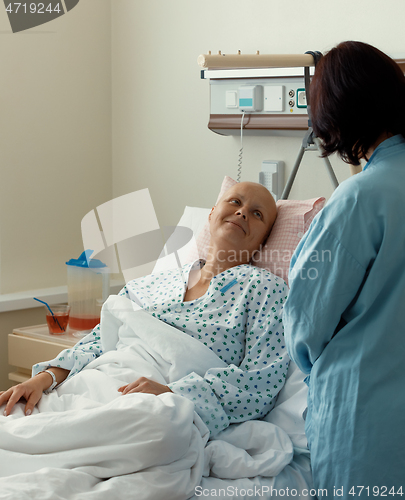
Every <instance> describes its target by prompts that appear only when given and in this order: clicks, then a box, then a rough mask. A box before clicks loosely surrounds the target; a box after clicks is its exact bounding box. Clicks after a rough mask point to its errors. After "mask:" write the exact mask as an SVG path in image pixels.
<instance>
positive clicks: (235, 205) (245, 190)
mask: <svg viewBox="0 0 405 500" xmlns="http://www.w3.org/2000/svg"><path fill="white" fill-rule="evenodd" d="M276 216H277V208H276V203H275V201H274V199H273V197H272V196H271V194H270V192H269V191H268V190H267V189H266V188H265V187H263V186H261V185H260V184H256V183H254V182H240V183H238V184H235V185H234V186H232V187H231V188H230V189H229V190H228V191H226V193H225V194H224V195H223V196H222V198H221V199H220V200H219V202H218V203H217V205H216V206H215V207H214V208H213V211H212V212H211V216H210V232H211V242H212V243H214V244H215V245H216V246H217V247H218V248H219V249H224V250H230V249H234V250H237V251H244V253H245V254H247V253H248V254H249V255H250V257H249V259H248V260H250V258H251V256H252V255H253V253H254V252H255V250H258V249H259V247H260V245H261V244H262V243H264V240H265V238H266V237H267V236H268V234H269V232H270V229H271V227H272V226H273V224H274V221H275V220H276ZM244 260H246V259H244Z"/></svg>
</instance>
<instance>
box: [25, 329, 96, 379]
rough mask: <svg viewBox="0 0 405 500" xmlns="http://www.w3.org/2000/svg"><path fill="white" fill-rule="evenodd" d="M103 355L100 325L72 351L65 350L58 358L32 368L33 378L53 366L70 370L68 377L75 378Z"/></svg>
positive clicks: (71, 349)
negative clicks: (91, 362) (74, 376)
mask: <svg viewBox="0 0 405 500" xmlns="http://www.w3.org/2000/svg"><path fill="white" fill-rule="evenodd" d="M102 353H103V351H102V348H101V340H100V325H97V326H96V327H95V328H93V330H92V331H91V332H90V333H89V334H88V335H86V336H85V337H83V338H82V339H81V340H80V341H79V342H78V343H77V344H76V345H74V346H73V347H72V348H70V349H64V350H63V351H62V352H60V353H59V354H58V355H57V356H56V358H54V359H51V360H50V361H45V362H43V363H37V364H36V365H34V366H33V367H32V376H34V375H36V374H37V373H40V372H42V371H44V370H46V369H47V368H50V367H52V366H55V367H58V368H64V369H65V370H69V371H70V373H69V375H68V377H67V378H66V380H67V379H69V378H70V377H73V375H75V374H76V373H78V372H80V370H82V369H83V368H84V367H85V366H86V365H88V364H89V363H90V361H93V359H96V358H97V357H98V356H101V354H102Z"/></svg>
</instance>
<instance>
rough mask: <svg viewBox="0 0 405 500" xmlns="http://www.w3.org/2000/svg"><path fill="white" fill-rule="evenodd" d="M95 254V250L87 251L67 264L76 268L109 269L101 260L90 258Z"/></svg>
mask: <svg viewBox="0 0 405 500" xmlns="http://www.w3.org/2000/svg"><path fill="white" fill-rule="evenodd" d="M93 252H94V250H85V251H84V252H83V253H82V254H81V255H80V257H79V258H78V259H70V260H69V261H68V262H66V264H67V265H68V266H76V267H107V265H106V264H104V263H103V262H101V260H98V259H91V258H90V255H91V254H92V253H93Z"/></svg>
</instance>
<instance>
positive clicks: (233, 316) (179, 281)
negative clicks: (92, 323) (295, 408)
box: [33, 261, 289, 436]
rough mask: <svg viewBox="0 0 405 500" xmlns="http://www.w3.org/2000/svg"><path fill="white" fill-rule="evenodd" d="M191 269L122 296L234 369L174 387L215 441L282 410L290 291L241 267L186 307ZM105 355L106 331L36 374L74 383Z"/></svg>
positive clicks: (136, 284)
mask: <svg viewBox="0 0 405 500" xmlns="http://www.w3.org/2000/svg"><path fill="white" fill-rule="evenodd" d="M191 267H192V264H188V265H186V266H184V268H183V269H182V270H180V269H174V270H172V271H168V272H165V273H161V274H156V275H149V276H146V277H144V278H139V279H136V280H133V281H131V282H129V283H128V284H127V285H126V286H125V287H124V289H123V290H122V291H121V292H120V295H124V296H127V297H128V298H129V299H131V300H132V301H136V302H137V303H138V304H139V305H140V306H141V307H142V308H143V309H144V310H145V311H148V312H149V313H150V314H152V315H153V316H155V317H156V318H158V319H160V320H162V321H165V322H166V323H168V324H170V325H172V326H174V327H176V328H177V329H179V330H181V331H183V332H185V333H187V334H188V335H191V336H192V337H193V338H195V339H197V340H198V341H200V342H202V343H203V344H204V345H206V346H207V347H208V348H210V349H211V350H212V351H213V352H214V353H215V354H217V356H218V357H219V358H220V359H221V360H223V361H224V362H226V363H227V364H228V367H227V368H213V369H210V370H208V371H207V373H206V374H205V376H204V377H201V376H199V375H197V374H196V373H191V374H189V375H188V376H186V377H184V378H182V379H180V380H178V381H176V382H174V383H171V384H169V387H170V389H171V390H172V391H173V392H174V393H177V394H179V395H181V396H184V397H186V398H188V399H190V400H191V401H192V402H193V403H194V405H195V408H196V411H197V413H198V414H199V415H200V417H201V418H202V419H203V421H204V422H205V424H206V425H207V427H208V428H209V430H210V433H211V435H212V436H213V435H215V434H217V433H218V432H219V431H221V430H223V429H225V428H226V427H228V426H229V424H230V423H237V422H243V421H246V420H250V419H253V418H261V417H263V416H265V415H266V414H267V413H268V412H269V411H270V410H271V408H273V406H274V403H275V401H276V396H277V394H278V393H279V391H280V389H281V388H282V387H283V385H284V382H285V378H286V373H287V369H288V364H289V357H288V355H287V352H286V349H285V343H284V332H283V323H282V319H281V316H282V308H283V305H284V303H285V300H286V296H287V286H286V284H285V283H284V281H283V280H282V279H281V278H279V277H277V276H275V275H273V274H271V273H269V272H267V271H265V270H263V269H259V268H256V267H253V266H250V265H240V266H235V267H232V268H230V269H228V270H227V271H225V272H223V273H220V274H218V275H216V276H215V277H214V278H213V279H212V280H211V282H210V285H209V288H208V290H207V292H206V293H205V294H204V295H203V296H202V297H200V298H197V299H194V300H192V301H187V302H183V297H184V293H185V290H186V287H187V283H188V276H189V272H190V270H191ZM194 267H195V268H196V269H197V268H199V267H200V261H197V262H196V263H195V264H194ZM101 354H102V347H101V340H100V327H99V325H98V326H97V327H96V328H95V329H94V330H93V331H92V332H91V333H90V334H89V335H88V336H87V337H85V338H84V339H83V340H82V341H81V342H79V343H78V344H77V345H76V346H75V347H74V348H73V349H66V350H64V351H62V352H61V353H60V354H59V355H58V357H57V358H55V359H53V360H51V361H49V362H46V363H39V364H37V365H35V366H34V367H33V374H36V373H38V372H39V371H42V370H44V369H46V368H48V367H49V366H59V367H61V368H65V369H67V370H70V374H69V377H72V376H74V375H75V374H76V373H78V372H79V371H80V370H81V369H82V368H83V367H84V366H86V365H87V364H88V363H89V362H90V361H92V360H93V359H95V358H96V357H98V356H100V355H101Z"/></svg>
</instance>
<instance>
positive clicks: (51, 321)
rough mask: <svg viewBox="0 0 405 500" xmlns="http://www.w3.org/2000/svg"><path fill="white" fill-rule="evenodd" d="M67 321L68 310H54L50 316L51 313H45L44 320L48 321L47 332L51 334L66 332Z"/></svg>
mask: <svg viewBox="0 0 405 500" xmlns="http://www.w3.org/2000/svg"><path fill="white" fill-rule="evenodd" d="M68 321H69V312H67V313H62V312H56V313H54V315H53V316H52V314H51V313H48V314H47V315H46V322H47V323H48V328H49V333H51V334H53V335H61V334H63V333H65V332H66V328H67V325H68Z"/></svg>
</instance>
